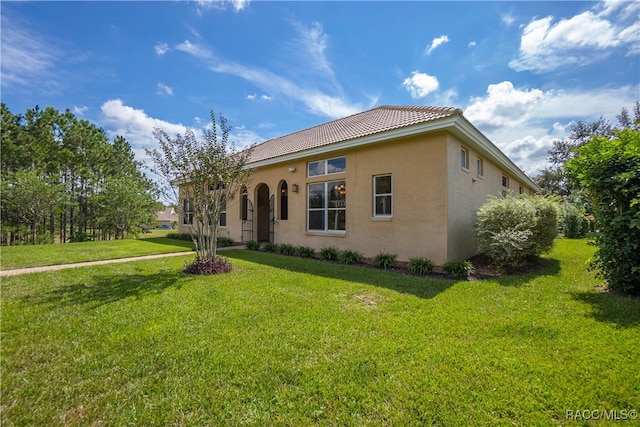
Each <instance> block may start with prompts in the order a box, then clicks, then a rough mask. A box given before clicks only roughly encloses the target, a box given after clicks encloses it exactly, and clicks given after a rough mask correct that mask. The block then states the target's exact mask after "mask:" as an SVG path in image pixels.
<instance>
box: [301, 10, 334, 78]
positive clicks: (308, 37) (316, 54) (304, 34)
mask: <svg viewBox="0 0 640 427" xmlns="http://www.w3.org/2000/svg"><path fill="white" fill-rule="evenodd" d="M293 27H294V28H295V30H296V31H297V33H298V35H299V38H298V39H296V40H295V46H294V48H293V50H294V52H297V53H298V54H302V55H303V56H304V58H305V62H306V67H309V68H311V69H313V70H316V71H318V72H320V73H321V74H322V75H324V76H325V77H329V78H330V80H331V81H332V82H333V83H334V84H335V74H334V72H333V69H332V68H331V64H330V63H329V61H328V60H327V58H326V56H325V50H326V49H327V44H328V41H329V36H328V35H327V33H325V32H324V29H323V28H322V24H320V23H319V22H313V23H312V24H311V26H310V27H305V26H304V25H302V24H301V23H298V22H293Z"/></svg>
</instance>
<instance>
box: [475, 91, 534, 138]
mask: <svg viewBox="0 0 640 427" xmlns="http://www.w3.org/2000/svg"><path fill="white" fill-rule="evenodd" d="M542 96H543V93H542V91H541V90H539V89H531V90H517V89H515V88H514V87H513V84H512V83H511V82H508V81H505V82H502V83H497V84H491V85H489V87H488V88H487V96H486V97H484V98H472V99H471V105H469V106H468V107H467V109H466V110H465V116H466V117H467V118H468V119H469V120H471V122H472V123H474V124H476V125H482V126H491V127H499V126H505V125H509V124H513V123H521V122H523V121H525V120H526V119H527V118H528V116H527V114H528V112H530V111H531V110H532V109H533V107H534V105H535V103H536V102H538V101H539V100H540V99H541V98H542Z"/></svg>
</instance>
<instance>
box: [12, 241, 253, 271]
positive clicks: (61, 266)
mask: <svg viewBox="0 0 640 427" xmlns="http://www.w3.org/2000/svg"><path fill="white" fill-rule="evenodd" d="M228 249H245V247H244V246H228V247H224V248H218V249H217V250H218V251H224V250H228ZM193 254H194V252H192V251H191V252H188V251H183V252H171V253H166V254H153V255H142V256H135V257H127V258H113V259H103V260H97V261H85V262H74V263H71V264H57V265H43V266H40V267H28V268H16V269H13V270H0V277H6V276H17V275H19V274H29V273H40V272H43V271H56V270H64V269H67V268H77V267H90V266H92V265H104V264H114V263H119V262H131V261H139V260H145V259H156V258H166V257H174V256H183V255H193Z"/></svg>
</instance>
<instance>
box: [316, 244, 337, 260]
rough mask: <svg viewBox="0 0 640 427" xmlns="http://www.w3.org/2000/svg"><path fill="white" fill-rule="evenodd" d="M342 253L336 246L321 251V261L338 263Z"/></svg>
mask: <svg viewBox="0 0 640 427" xmlns="http://www.w3.org/2000/svg"><path fill="white" fill-rule="evenodd" d="M339 256H340V251H339V250H338V248H336V247H335V246H329V247H327V248H322V249H320V259H322V260H325V261H338V257H339Z"/></svg>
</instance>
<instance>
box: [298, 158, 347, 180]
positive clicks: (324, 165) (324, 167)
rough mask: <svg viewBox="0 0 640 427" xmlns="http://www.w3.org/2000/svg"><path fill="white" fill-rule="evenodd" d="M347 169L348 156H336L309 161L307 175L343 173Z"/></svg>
mask: <svg viewBox="0 0 640 427" xmlns="http://www.w3.org/2000/svg"><path fill="white" fill-rule="evenodd" d="M346 170H347V159H346V157H336V158H335V159H328V160H319V161H317V162H309V163H307V176H309V177H311V176H322V175H331V174H334V173H342V172H345V171H346Z"/></svg>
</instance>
